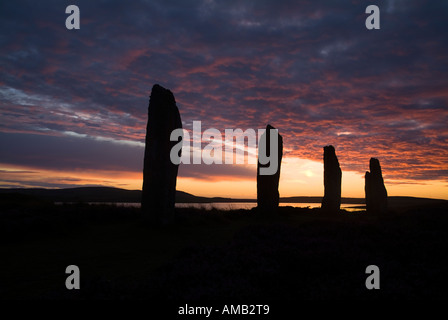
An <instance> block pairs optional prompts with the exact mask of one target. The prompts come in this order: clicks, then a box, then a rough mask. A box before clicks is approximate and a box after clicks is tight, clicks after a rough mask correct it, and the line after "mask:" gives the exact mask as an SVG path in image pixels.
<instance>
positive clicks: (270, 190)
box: [257, 124, 283, 212]
mask: <svg viewBox="0 0 448 320" xmlns="http://www.w3.org/2000/svg"><path fill="white" fill-rule="evenodd" d="M271 129H273V130H277V129H275V128H274V127H272V126H271V125H269V124H268V125H267V126H266V131H265V133H263V134H262V135H261V137H260V143H259V146H258V164H257V205H258V209H259V210H260V211H262V212H269V211H274V210H276V209H277V208H278V204H279V200H280V196H279V192H278V183H279V179H280V166H281V163H282V156H283V138H282V136H281V135H280V134H277V136H278V138H277V145H278V152H277V155H278V157H277V158H278V162H277V163H278V166H277V171H276V172H275V173H274V174H272V175H261V174H260V168H267V167H269V166H270V165H271V163H268V164H261V163H260V147H262V146H263V144H264V145H265V146H266V155H267V156H270V154H271V142H270V141H271V138H270V137H271ZM277 133H278V132H277Z"/></svg>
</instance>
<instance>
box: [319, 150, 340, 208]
mask: <svg viewBox="0 0 448 320" xmlns="http://www.w3.org/2000/svg"><path fill="white" fill-rule="evenodd" d="M341 179H342V171H341V168H340V167H339V161H338V158H337V157H336V152H335V150H334V147H333V146H326V147H324V187H325V193H324V197H323V199H322V209H323V210H326V211H339V209H340V207H341Z"/></svg>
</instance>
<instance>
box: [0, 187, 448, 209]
mask: <svg viewBox="0 0 448 320" xmlns="http://www.w3.org/2000/svg"><path fill="white" fill-rule="evenodd" d="M8 194H23V195H30V196H35V197H39V198H42V199H45V200H49V201H54V202H140V201H141V196H142V191H141V190H126V189H120V188H112V187H80V188H67V189H44V188H30V189H27V188H12V189H0V196H2V197H8ZM256 201H257V200H256V199H232V198H223V197H198V196H195V195H192V194H190V193H187V192H183V191H176V202H177V203H210V202H256ZM321 201H322V197H282V198H280V202H281V203H320V202H321ZM342 203H344V204H354V205H360V206H362V205H364V204H365V200H364V198H342ZM438 204H448V201H447V200H439V199H429V198H415V197H389V206H390V207H408V206H427V205H438Z"/></svg>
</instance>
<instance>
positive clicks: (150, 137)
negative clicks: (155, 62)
mask: <svg viewBox="0 0 448 320" xmlns="http://www.w3.org/2000/svg"><path fill="white" fill-rule="evenodd" d="M178 128H182V122H181V120H180V114H179V110H178V109H177V106H176V101H175V99H174V95H173V93H172V92H171V91H170V90H167V89H165V88H163V87H161V86H159V85H158V84H156V85H154V86H153V87H152V91H151V96H150V98H149V107H148V124H147V127H146V142H145V159H144V164H143V192H142V212H143V215H144V216H145V218H147V219H148V220H150V221H151V222H154V223H156V224H165V223H169V222H170V221H172V220H173V218H174V203H175V196H176V180H177V170H178V167H179V165H175V164H173V163H172V162H171V159H170V151H171V148H172V147H173V146H174V145H176V144H177V143H178V141H170V135H171V132H172V131H173V130H174V129H178Z"/></svg>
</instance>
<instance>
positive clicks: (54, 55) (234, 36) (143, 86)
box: [0, 0, 448, 181]
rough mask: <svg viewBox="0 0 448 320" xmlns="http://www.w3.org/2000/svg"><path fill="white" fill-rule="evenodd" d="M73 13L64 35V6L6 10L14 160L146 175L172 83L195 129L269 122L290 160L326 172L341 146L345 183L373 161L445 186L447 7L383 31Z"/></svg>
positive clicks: (300, 19)
mask: <svg viewBox="0 0 448 320" xmlns="http://www.w3.org/2000/svg"><path fill="white" fill-rule="evenodd" d="M74 4H77V5H78V6H79V7H80V9H81V29H80V30H78V31H68V30H67V29H65V17H66V15H65V4H64V3H61V2H58V1H39V2H32V1H18V2H17V1H15V2H5V3H2V4H1V8H0V15H1V19H0V30H1V31H0V44H1V46H0V69H1V70H2V76H1V79H0V116H1V119H2V120H1V122H0V131H1V132H3V133H2V134H1V135H0V143H1V144H2V146H4V147H7V148H8V149H6V150H8V151H7V152H6V153H5V155H3V154H2V159H1V160H2V162H6V160H7V162H8V163H17V164H23V165H25V164H26V165H30V166H31V165H39V166H42V167H45V168H50V167H56V168H61V169H67V168H91V169H98V168H113V169H114V170H116V169H122V170H132V171H140V170H141V167H142V157H141V155H142V152H143V151H142V150H143V149H142V145H141V144H142V143H143V142H144V136H145V128H146V117H147V106H148V96H149V94H150V92H149V91H150V88H151V87H152V85H153V84H154V83H160V84H161V85H163V86H165V87H168V88H170V89H171V90H172V91H173V92H174V94H175V97H176V101H177V104H178V106H179V109H180V113H181V116H182V120H183V122H184V125H186V126H188V125H189V124H191V123H192V122H193V121H194V120H201V121H202V122H203V128H204V129H205V128H209V127H214V128H217V129H218V130H220V131H222V132H223V131H224V129H226V128H241V129H243V130H245V129H247V128H253V129H258V128H264V127H265V126H266V124H267V123H271V124H272V125H274V126H275V127H277V128H278V129H279V131H280V133H281V134H282V135H283V138H284V148H285V154H286V155H288V156H291V157H299V158H304V159H310V160H316V161H321V158H322V147H323V146H324V145H327V144H333V145H334V146H335V147H336V152H337V154H338V156H339V158H340V162H341V165H342V167H343V169H345V170H355V171H357V172H359V173H363V172H364V171H366V170H367V165H368V160H369V158H370V157H371V156H375V157H378V158H380V161H381V164H382V166H383V171H384V173H385V176H386V177H387V179H406V180H409V181H419V180H428V179H443V180H445V181H446V180H448V173H447V165H446V159H447V158H448V148H447V142H448V127H447V126H446V123H448V93H447V91H446V88H447V87H448V76H447V72H448V60H447V58H446V54H445V52H447V50H448V47H447V42H446V39H447V38H448V31H447V29H446V28H444V26H445V25H446V14H445V13H446V12H447V9H448V4H447V3H445V2H443V1H440V2H439V1H438V2H435V1H433V2H431V4H427V3H426V2H425V1H418V0H414V1H383V2H381V3H380V4H379V7H380V9H381V29H380V30H376V31H368V30H366V28H365V27H364V21H365V17H366V15H365V13H364V11H365V6H366V4H365V3H364V2H363V1H345V2H341V1H338V2H336V1H319V2H318V3H316V2H313V1H281V2H278V1H236V0H235V1H189V2H188V3H187V2H185V1H180V0H178V1H164V2H158V1H133V2H132V4H131V3H129V2H125V1H109V2H107V4H103V3H101V2H93V1H75V2H74ZM67 132H72V134H70V133H69V134H67ZM13 133H15V134H13ZM74 135H78V136H74ZM25 137H26V138H25ZM119 141H122V142H123V143H122V144H121V145H119V144H117V142H119ZM133 143H134V144H136V145H135V146H132V144H133ZM127 144H128V145H127ZM37 146H40V149H38V148H37ZM2 150H5V149H2ZM117 152H118V153H119V154H117ZM126 152H128V153H126ZM125 155H128V156H127V157H126V156H125ZM181 173H182V174H184V175H185V176H186V177H193V176H194V177H197V178H198V179H199V178H200V177H203V178H204V179H205V178H206V177H208V176H212V175H213V176H215V177H229V179H231V178H232V177H235V178H238V177H245V176H249V175H251V174H252V171H251V170H247V169H246V168H236V167H235V168H233V167H226V166H205V165H203V166H198V167H195V166H190V167H185V168H182V169H181Z"/></svg>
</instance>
